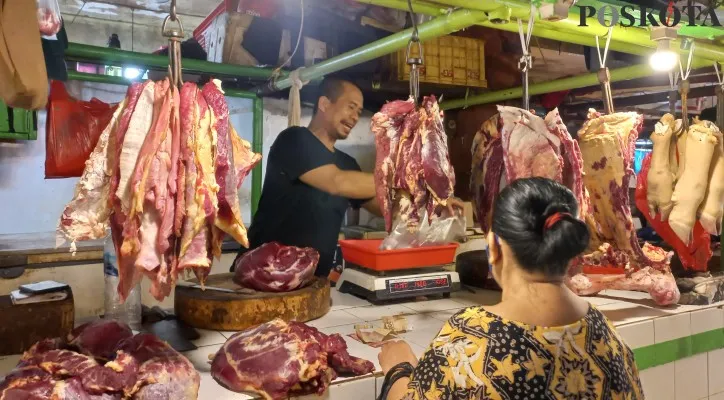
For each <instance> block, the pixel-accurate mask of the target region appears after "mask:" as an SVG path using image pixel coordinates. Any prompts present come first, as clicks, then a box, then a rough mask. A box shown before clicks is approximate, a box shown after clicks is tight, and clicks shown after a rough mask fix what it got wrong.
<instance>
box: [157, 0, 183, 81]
mask: <svg viewBox="0 0 724 400" xmlns="http://www.w3.org/2000/svg"><path fill="white" fill-rule="evenodd" d="M169 21H170V22H175V23H176V26H175V27H174V26H169ZM161 34H162V35H163V36H164V37H165V38H168V75H169V79H170V80H171V84H172V85H175V86H176V87H179V88H180V87H181V85H183V81H182V79H181V40H182V39H183V38H184V26H183V24H182V23H181V20H180V19H179V18H178V15H176V0H171V7H170V12H169V15H167V16H166V18H165V19H164V20H163V26H162V27H161Z"/></svg>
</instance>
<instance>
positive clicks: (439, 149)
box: [372, 96, 455, 232]
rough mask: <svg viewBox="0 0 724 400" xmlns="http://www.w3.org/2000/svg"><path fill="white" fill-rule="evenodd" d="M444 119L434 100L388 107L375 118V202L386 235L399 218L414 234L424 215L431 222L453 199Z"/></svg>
mask: <svg viewBox="0 0 724 400" xmlns="http://www.w3.org/2000/svg"><path fill="white" fill-rule="evenodd" d="M442 117H443V116H442V112H441V111H440V109H439V107H438V104H437V100H436V99H435V97H434V96H428V97H425V98H424V99H423V100H422V102H421V104H420V107H418V108H416V107H415V104H414V103H413V102H412V100H408V101H401V100H398V101H393V102H390V103H387V104H385V105H384V106H383V107H382V109H381V110H380V112H378V113H377V114H375V115H374V116H373V117H372V131H373V132H374V133H375V143H376V146H377V162H376V167H375V181H376V186H377V199H378V201H379V204H380V207H381V208H382V212H383V214H384V217H385V228H386V229H387V231H388V232H390V231H391V230H392V228H393V222H395V221H396V220H399V221H400V223H403V224H405V226H406V227H407V229H408V231H410V232H416V231H417V230H418V229H419V226H420V218H422V216H423V215H427V216H428V219H429V221H432V219H434V218H436V217H438V216H440V214H441V212H442V210H443V207H444V206H446V205H447V201H448V199H450V198H451V197H452V196H453V188H454V186H455V173H454V171H453V168H452V165H451V164H450V159H449V155H448V146H447V136H446V135H445V130H444V127H443V124H442V120H443V118H442ZM429 221H428V222H429Z"/></svg>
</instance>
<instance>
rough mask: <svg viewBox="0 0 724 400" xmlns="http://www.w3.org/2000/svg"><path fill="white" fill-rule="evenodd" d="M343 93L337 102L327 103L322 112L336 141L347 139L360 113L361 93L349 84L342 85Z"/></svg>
mask: <svg viewBox="0 0 724 400" xmlns="http://www.w3.org/2000/svg"><path fill="white" fill-rule="evenodd" d="M343 85H344V91H343V92H342V94H341V95H340V96H339V97H338V98H337V101H335V102H332V101H331V100H330V101H329V103H328V105H327V108H326V110H325V111H324V115H325V120H326V122H327V125H328V129H329V131H330V132H332V133H334V134H335V135H336V138H337V140H344V139H347V137H348V136H349V133H350V132H351V131H352V128H354V126H355V125H357V121H358V120H359V116H360V114H361V113H362V104H363V98H362V92H361V91H360V90H359V89H358V88H357V87H355V86H354V85H351V84H349V83H344V84H343Z"/></svg>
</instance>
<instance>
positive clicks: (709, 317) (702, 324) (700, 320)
mask: <svg viewBox="0 0 724 400" xmlns="http://www.w3.org/2000/svg"><path fill="white" fill-rule="evenodd" d="M722 327H724V313H723V312H722V310H721V309H719V308H707V309H704V310H698V311H692V313H691V334H692V335H696V334H698V333H702V332H709V331H713V330H716V329H722Z"/></svg>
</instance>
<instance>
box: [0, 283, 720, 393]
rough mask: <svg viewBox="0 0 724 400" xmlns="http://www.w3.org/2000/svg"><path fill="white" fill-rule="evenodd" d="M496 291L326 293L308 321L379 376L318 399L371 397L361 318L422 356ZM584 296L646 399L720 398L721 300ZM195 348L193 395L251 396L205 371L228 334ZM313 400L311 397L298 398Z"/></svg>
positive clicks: (4, 364)
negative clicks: (324, 308) (407, 298)
mask: <svg viewBox="0 0 724 400" xmlns="http://www.w3.org/2000/svg"><path fill="white" fill-rule="evenodd" d="M498 299H499V293H497V292H490V291H478V292H477V293H475V294H473V293H469V292H458V293H456V294H454V295H453V296H452V298H450V299H438V300H428V301H419V302H407V303H399V304H391V305H386V306H372V305H371V304H370V303H368V302H367V301H365V300H362V299H359V298H357V297H354V296H350V295H343V294H340V293H339V292H337V291H336V290H334V289H333V290H332V309H331V311H330V312H329V313H328V314H327V315H325V316H324V317H322V318H320V319H317V320H315V321H311V322H310V323H309V324H310V325H312V326H315V327H317V328H319V329H320V330H321V331H323V332H325V333H330V334H331V333H339V334H341V335H342V336H343V337H344V338H345V339H346V341H347V344H348V346H349V351H350V353H351V354H352V355H354V356H357V357H362V358H366V359H368V360H370V361H372V362H374V363H375V366H376V367H377V371H378V372H377V373H376V374H374V375H368V376H365V377H360V378H354V379H338V380H337V381H335V382H334V383H333V384H332V386H331V387H330V389H329V391H328V392H327V393H326V394H325V396H324V397H322V398H323V399H343V400H372V399H374V398H375V396H376V393H377V391H378V389H379V386H380V385H381V382H382V379H381V373H380V372H379V363H378V361H377V354H378V352H379V349H375V348H372V347H369V346H367V345H365V344H362V343H359V342H357V341H356V340H354V339H351V338H349V337H348V336H347V335H348V334H350V333H353V332H354V325H355V324H358V323H361V322H365V321H368V322H373V323H374V322H376V323H378V324H380V323H381V321H379V320H380V318H381V317H383V316H386V315H395V314H400V313H404V314H407V318H408V321H409V322H410V323H411V324H412V328H413V329H412V331H411V332H408V333H405V334H403V335H402V339H404V340H406V341H408V342H409V343H410V345H411V346H412V348H413V349H414V350H415V352H416V353H417V354H418V355H420V354H422V353H423V352H424V349H425V348H426V347H427V346H428V344H429V343H430V342H431V341H432V339H433V338H434V337H435V336H436V335H437V333H438V331H439V330H440V328H441V327H442V325H443V324H444V323H445V321H446V320H447V319H448V318H449V317H450V316H451V315H452V314H453V313H455V312H456V311H457V310H459V309H461V308H465V307H467V306H472V305H489V304H494V303H496V302H497V301H498ZM588 300H589V301H590V302H591V303H592V304H594V305H596V306H597V307H598V308H599V309H600V310H602V311H603V312H604V313H605V314H606V315H607V316H608V317H609V318H610V319H611V320H613V321H614V323H615V325H616V327H617V329H618V330H619V332H620V333H621V334H622V336H623V337H624V339H625V340H626V342H627V343H628V344H629V345H630V346H631V347H632V348H633V349H634V352H635V354H636V361H637V364H638V365H639V368H640V370H641V379H642V382H643V385H644V392H645V393H646V398H647V399H649V400H703V399H709V400H724V309H723V308H722V306H724V304H719V305H714V306H677V307H673V308H668V309H660V308H656V307H653V306H652V304H653V303H652V302H651V300H649V299H648V296H647V295H646V294H643V293H641V294H639V293H633V292H617V291H607V292H604V293H602V295H600V296H599V297H591V298H588ZM200 333H201V335H202V336H201V338H200V339H199V340H197V341H196V342H195V344H196V345H197V346H198V347H199V348H198V349H197V350H194V351H192V352H188V353H186V354H185V355H186V356H187V357H188V358H189V359H190V360H191V361H192V362H193V363H194V365H195V366H196V368H197V369H198V370H199V371H200V372H201V391H200V393H199V399H204V400H205V399H213V400H242V399H251V398H252V397H250V396H246V395H242V394H237V393H233V392H230V391H228V390H226V389H224V388H222V387H221V386H219V385H218V384H217V383H216V382H215V381H214V380H213V379H212V378H211V376H210V374H209V369H210V364H209V356H210V355H213V354H215V353H216V351H217V350H218V349H219V347H220V346H221V345H222V344H223V343H224V342H225V341H226V339H227V338H228V337H229V336H231V335H232V334H233V332H215V331H200ZM17 359H18V356H12V357H4V358H3V357H0V374H3V373H5V372H7V371H9V370H10V369H12V367H13V366H14V365H15V363H16V362H17ZM312 399H319V397H317V396H309V397H308V398H306V399H304V400H312Z"/></svg>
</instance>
